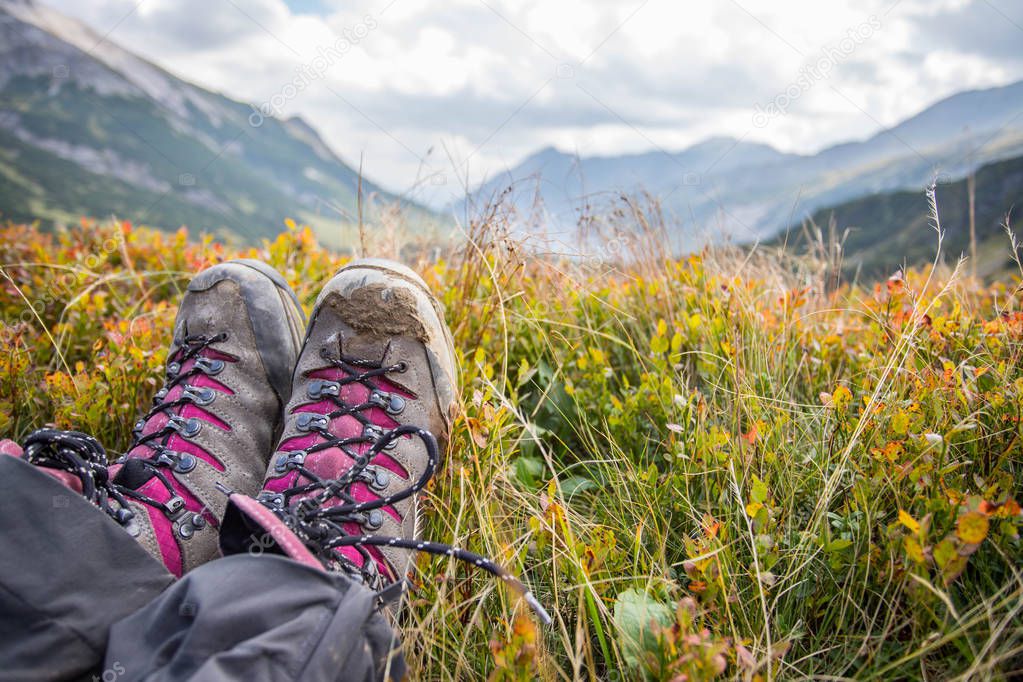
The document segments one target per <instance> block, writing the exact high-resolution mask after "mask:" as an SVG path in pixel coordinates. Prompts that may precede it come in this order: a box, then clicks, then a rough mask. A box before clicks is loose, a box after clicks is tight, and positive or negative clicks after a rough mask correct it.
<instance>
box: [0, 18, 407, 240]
mask: <svg viewBox="0 0 1023 682" xmlns="http://www.w3.org/2000/svg"><path fill="white" fill-rule="evenodd" d="M358 186H359V177H358V173H357V172H356V171H355V170H354V169H353V168H352V167H350V166H349V165H347V164H346V163H345V162H344V161H342V160H341V159H340V158H338V156H337V155H336V154H335V153H334V152H333V151H332V150H331V149H330V147H328V145H327V144H325V143H324V141H323V140H322V139H321V138H320V136H319V135H318V134H317V133H316V131H315V130H314V129H313V128H311V127H310V126H309V125H308V124H306V123H305V122H304V121H302V120H301V119H298V118H291V119H287V120H278V119H276V118H273V117H269V116H262V115H261V114H260V113H259V112H258V111H257V110H256V109H254V108H253V107H252V106H250V105H248V104H243V103H241V102H237V101H234V100H232V99H229V98H227V97H224V96H223V95H220V94H217V93H214V92H210V91H208V90H205V89H203V88H200V87H197V86H195V85H192V84H190V83H187V82H185V81H183V80H181V79H179V78H177V77H175V76H173V75H171V74H170V73H168V72H167V71H164V70H163V69H161V68H159V67H157V66H155V65H154V64H151V63H150V62H147V61H146V60H144V59H141V58H139V57H137V56H135V55H133V54H132V53H130V52H127V51H126V50H123V49H121V48H119V47H117V46H116V45H114V44H112V43H111V42H110V41H109V40H108V39H106V38H102V37H100V36H98V35H97V34H96V33H94V32H93V31H92V30H91V29H89V28H88V27H86V26H84V25H83V24H81V23H79V22H78V21H75V20H73V19H70V18H68V17H66V16H64V15H62V14H60V13H58V12H56V11H54V10H51V9H49V8H47V7H45V6H42V5H38V4H36V3H35V2H33V1H32V0H0V217H2V218H5V219H12V220H34V219H41V220H42V221H43V222H44V224H46V223H53V222H68V221H74V220H77V218H78V217H79V216H82V215H88V216H97V217H102V216H107V215H110V214H116V215H117V216H118V217H119V218H122V219H130V220H134V221H137V222H145V223H147V224H150V225H155V226H160V227H165V228H176V227H178V226H180V225H188V226H189V227H191V228H193V229H196V230H202V231H207V232H211V233H215V234H219V235H221V236H228V235H230V236H233V237H235V238H238V239H240V240H242V241H248V242H251V241H253V240H256V239H258V238H260V237H264V236H268V235H272V234H275V233H276V232H278V231H279V230H280V229H281V225H282V221H283V220H284V219H285V218H287V217H290V218H294V219H296V220H299V221H305V222H308V223H309V224H311V225H313V226H314V227H315V228H317V231H318V232H319V233H320V234H321V236H323V237H326V241H327V242H328V243H330V242H331V237H334V238H335V239H336V238H337V236H338V235H339V233H340V231H341V229H340V228H339V225H340V226H342V227H343V226H344V225H346V224H347V225H349V226H350V225H351V224H352V223H353V222H356V221H357V213H358V212H357V206H356V204H357V197H358ZM362 192H363V197H364V198H366V199H367V203H368V204H370V205H371V206H380V205H384V204H391V203H393V202H397V201H398V199H397V197H395V196H394V195H392V194H389V193H388V192H386V191H384V190H382V189H381V188H380V187H379V186H377V185H375V184H374V183H372V182H369V181H367V180H365V179H363V182H362ZM410 213H411V214H413V215H418V216H425V215H426V212H425V210H424V209H420V208H419V207H417V206H415V205H411V211H410Z"/></svg>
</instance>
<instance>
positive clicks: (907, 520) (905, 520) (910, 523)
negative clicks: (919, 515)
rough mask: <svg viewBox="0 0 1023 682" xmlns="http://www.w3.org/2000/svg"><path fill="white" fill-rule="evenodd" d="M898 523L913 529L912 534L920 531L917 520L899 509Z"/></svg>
mask: <svg viewBox="0 0 1023 682" xmlns="http://www.w3.org/2000/svg"><path fill="white" fill-rule="evenodd" d="M899 523H901V524H902V525H903V526H905V527H906V528H908V529H910V530H911V531H913V533H914V534H919V533H920V524H919V523H918V522H917V520H916V519H914V518H913V517H912V516H910V515H909V514H907V513H906V512H904V511H903V510H901V509H900V510H899Z"/></svg>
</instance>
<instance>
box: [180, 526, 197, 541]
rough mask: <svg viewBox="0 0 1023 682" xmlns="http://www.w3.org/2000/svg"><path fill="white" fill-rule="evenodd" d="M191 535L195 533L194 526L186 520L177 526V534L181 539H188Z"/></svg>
mask: <svg viewBox="0 0 1023 682" xmlns="http://www.w3.org/2000/svg"><path fill="white" fill-rule="evenodd" d="M193 535H195V527H194V526H193V525H192V524H190V523H187V522H186V523H182V524H181V525H180V526H178V536H179V537H180V538H181V539H182V540H188V539H189V538H191V537H192V536H193Z"/></svg>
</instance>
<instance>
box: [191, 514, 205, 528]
mask: <svg viewBox="0 0 1023 682" xmlns="http://www.w3.org/2000/svg"><path fill="white" fill-rule="evenodd" d="M192 525H193V526H195V529H196V530H199V529H201V528H205V527H206V517H204V516H203V515H202V514H193V515H192Z"/></svg>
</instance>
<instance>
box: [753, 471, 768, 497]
mask: <svg viewBox="0 0 1023 682" xmlns="http://www.w3.org/2000/svg"><path fill="white" fill-rule="evenodd" d="M750 499H751V500H753V501H754V502H758V503H760V504H763V503H764V502H767V484H766V483H764V482H763V481H761V480H760V478H758V477H757V475H756V474H753V490H751V491H750Z"/></svg>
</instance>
